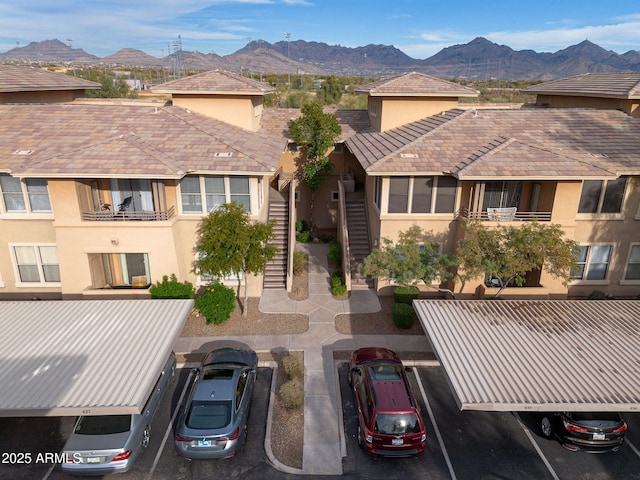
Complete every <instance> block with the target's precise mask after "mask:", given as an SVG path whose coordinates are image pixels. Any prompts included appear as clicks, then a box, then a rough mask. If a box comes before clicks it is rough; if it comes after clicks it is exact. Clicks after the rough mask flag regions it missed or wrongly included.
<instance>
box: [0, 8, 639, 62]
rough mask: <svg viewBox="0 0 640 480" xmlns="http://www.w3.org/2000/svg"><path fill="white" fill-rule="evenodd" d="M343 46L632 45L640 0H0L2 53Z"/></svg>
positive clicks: (412, 51)
mask: <svg viewBox="0 0 640 480" xmlns="http://www.w3.org/2000/svg"><path fill="white" fill-rule="evenodd" d="M285 32H288V33H290V35H291V37H290V38H291V41H294V40H306V41H316V42H324V43H328V44H330V45H343V46H347V47H358V46H364V45H367V44H370V43H373V44H384V45H394V46H395V47H397V48H399V49H400V50H402V51H403V52H404V53H406V54H407V55H409V56H410V57H413V58H416V59H423V58H428V57H430V56H432V55H434V54H436V53H438V52H439V51H440V50H442V49H443V48H445V47H448V46H451V45H455V44H463V43H468V42H470V41H471V40H473V39H474V38H476V37H485V38H487V39H488V40H490V41H492V42H495V43H498V44H501V45H507V46H509V47H511V48H513V49H514V50H524V49H532V50H535V51H537V52H555V51H558V50H561V49H563V48H566V47H568V46H570V45H575V44H577V43H579V42H581V41H583V40H585V39H587V40H590V41H592V42H593V43H596V44H598V45H600V46H601V47H603V48H605V49H607V50H613V51H615V52H617V53H624V52H626V51H629V50H640V2H638V0H633V1H629V0H616V1H593V2H584V0H581V1H577V0H554V1H547V0H538V1H537V2H518V1H513V0H511V1H494V2H491V1H485V2H479V1H467V0H457V1H451V0H448V1H445V0H394V1H383V0H341V1H335V0H219V1H206V0H151V1H146V2H140V1H136V0H128V1H125V0H95V1H94V0H83V1H78V0H18V1H12V0H0V52H6V51H7V50H11V49H12V48H15V47H17V46H21V47H23V46H26V45H27V44H29V43H30V42H34V41H35V42H39V41H43V40H50V39H58V40H60V41H62V42H65V43H67V44H70V45H71V46H72V47H74V48H82V49H84V50H85V51H86V52H88V53H91V54H93V55H97V56H99V57H104V56H107V55H111V54H113V53H115V52H117V51H118V50H120V49H122V48H137V49H139V50H142V51H144V52H146V53H148V54H149V55H152V56H154V57H162V56H165V55H167V54H168V53H169V50H171V49H173V48H174V44H175V43H176V42H177V40H178V36H180V39H181V42H182V49H183V50H187V51H198V52H202V53H210V52H214V53H217V54H218V55H227V54H230V53H233V52H235V51H236V50H239V49H240V48H242V47H243V46H245V45H246V44H247V43H248V41H249V39H250V38H251V39H253V40H258V39H262V40H265V41H267V42H269V43H275V42H278V41H280V40H285Z"/></svg>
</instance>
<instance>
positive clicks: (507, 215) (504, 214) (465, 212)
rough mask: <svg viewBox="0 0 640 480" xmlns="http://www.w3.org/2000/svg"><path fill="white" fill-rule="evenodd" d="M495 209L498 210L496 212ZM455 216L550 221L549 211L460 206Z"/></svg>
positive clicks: (501, 220)
mask: <svg viewBox="0 0 640 480" xmlns="http://www.w3.org/2000/svg"><path fill="white" fill-rule="evenodd" d="M496 210H498V211H497V212H496ZM454 215H455V218H464V219H469V220H480V221H483V222H550V221H551V212H518V211H515V210H514V209H489V211H486V210H485V211H481V212H477V211H470V210H469V209H467V208H461V209H460V210H458V211H457V212H456V213H455V214H454Z"/></svg>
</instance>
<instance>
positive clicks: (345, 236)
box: [337, 176, 351, 292]
mask: <svg viewBox="0 0 640 480" xmlns="http://www.w3.org/2000/svg"><path fill="white" fill-rule="evenodd" d="M337 233H338V241H339V242H340V244H341V246H342V272H343V274H344V284H345V286H346V287H347V292H350V291H351V254H350V252H349V230H348V229H347V199H346V195H345V192H344V183H343V182H342V176H340V178H339V179H338V232H337Z"/></svg>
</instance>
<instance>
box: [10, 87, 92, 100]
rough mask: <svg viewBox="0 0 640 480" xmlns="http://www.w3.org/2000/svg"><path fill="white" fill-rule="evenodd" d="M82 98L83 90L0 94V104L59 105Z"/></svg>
mask: <svg viewBox="0 0 640 480" xmlns="http://www.w3.org/2000/svg"><path fill="white" fill-rule="evenodd" d="M76 98H84V90H55V91H44V92H0V103H60V102H71V101H73V100H75V99H76Z"/></svg>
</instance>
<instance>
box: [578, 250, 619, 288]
mask: <svg viewBox="0 0 640 480" xmlns="http://www.w3.org/2000/svg"><path fill="white" fill-rule="evenodd" d="M611 250H612V247H611V245H587V246H581V247H580V253H579V255H578V264H577V266H576V267H575V269H574V270H573V271H572V272H571V277H572V278H573V279H574V280H605V279H606V278H607V271H608V269H609V259H610V258H611Z"/></svg>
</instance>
